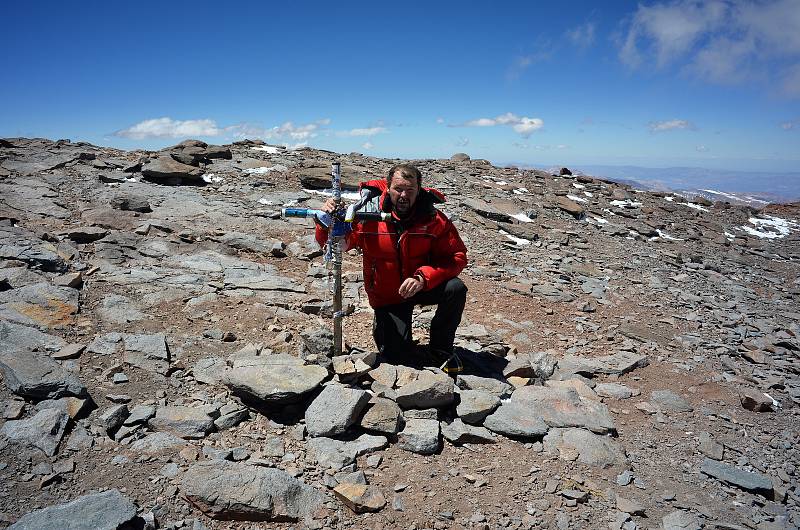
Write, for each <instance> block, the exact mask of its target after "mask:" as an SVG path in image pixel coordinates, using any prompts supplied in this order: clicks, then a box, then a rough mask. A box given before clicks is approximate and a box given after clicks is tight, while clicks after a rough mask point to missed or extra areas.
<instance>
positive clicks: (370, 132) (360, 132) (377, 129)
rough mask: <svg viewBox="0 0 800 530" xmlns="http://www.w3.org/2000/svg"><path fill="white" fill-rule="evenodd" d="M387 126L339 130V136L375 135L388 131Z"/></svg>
mask: <svg viewBox="0 0 800 530" xmlns="http://www.w3.org/2000/svg"><path fill="white" fill-rule="evenodd" d="M386 131H387V129H386V127H367V128H363V129H350V130H349V131H339V132H337V133H336V135H337V136H375V135H376V134H380V133H384V132H386Z"/></svg>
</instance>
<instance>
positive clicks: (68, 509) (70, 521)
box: [8, 489, 141, 530]
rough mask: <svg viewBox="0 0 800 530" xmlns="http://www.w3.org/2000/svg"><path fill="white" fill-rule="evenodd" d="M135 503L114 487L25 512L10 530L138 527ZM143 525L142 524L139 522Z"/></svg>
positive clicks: (118, 528) (119, 528)
mask: <svg viewBox="0 0 800 530" xmlns="http://www.w3.org/2000/svg"><path fill="white" fill-rule="evenodd" d="M136 511H137V508H136V505H135V504H134V503H133V501H131V500H130V499H129V498H128V497H126V496H125V495H123V494H122V493H120V492H119V490H116V489H112V490H108V491H104V492H102V493H92V494H90V495H84V496H83V497H78V498H77V499H75V500H73V501H71V502H68V503H66V504H59V505H58V506H49V507H47V508H42V509H41V510H36V511H34V512H31V513H29V514H27V515H24V516H22V517H21V518H20V519H19V520H18V521H17V522H16V523H14V524H12V525H11V526H10V527H8V530H121V529H127V528H131V529H132V528H136V527H137V526H135V522H136V519H138V517H137V516H136ZM139 527H141V525H139Z"/></svg>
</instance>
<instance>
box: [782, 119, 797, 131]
mask: <svg viewBox="0 0 800 530" xmlns="http://www.w3.org/2000/svg"><path fill="white" fill-rule="evenodd" d="M781 129H783V130H784V131H791V130H792V129H800V118H798V119H796V120H789V121H785V122H783V123H781Z"/></svg>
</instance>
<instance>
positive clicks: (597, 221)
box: [592, 215, 608, 225]
mask: <svg viewBox="0 0 800 530" xmlns="http://www.w3.org/2000/svg"><path fill="white" fill-rule="evenodd" d="M592 219H594V220H595V222H596V223H597V224H601V225H604V224H606V223H608V221H607V220H605V219H603V218H602V217H600V216H597V215H593V216H592Z"/></svg>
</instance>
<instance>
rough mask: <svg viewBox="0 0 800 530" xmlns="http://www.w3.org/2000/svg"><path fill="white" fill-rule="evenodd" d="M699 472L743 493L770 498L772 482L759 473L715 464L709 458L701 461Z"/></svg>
mask: <svg viewBox="0 0 800 530" xmlns="http://www.w3.org/2000/svg"><path fill="white" fill-rule="evenodd" d="M700 471H702V472H703V473H705V474H706V475H708V476H710V477H713V478H715V479H717V480H719V481H720V482H724V483H725V484H729V485H731V486H736V487H737V488H741V489H743V490H745V491H750V492H753V493H758V494H759V495H763V496H764V497H767V498H770V499H771V498H772V488H773V486H772V481H771V480H770V479H769V477H767V476H766V475H762V474H761V473H751V472H749V471H743V470H741V469H737V468H735V467H733V466H731V465H728V464H725V463H723V462H717V461H714V460H711V459H710V458H705V459H703V464H702V465H701V466H700Z"/></svg>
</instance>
